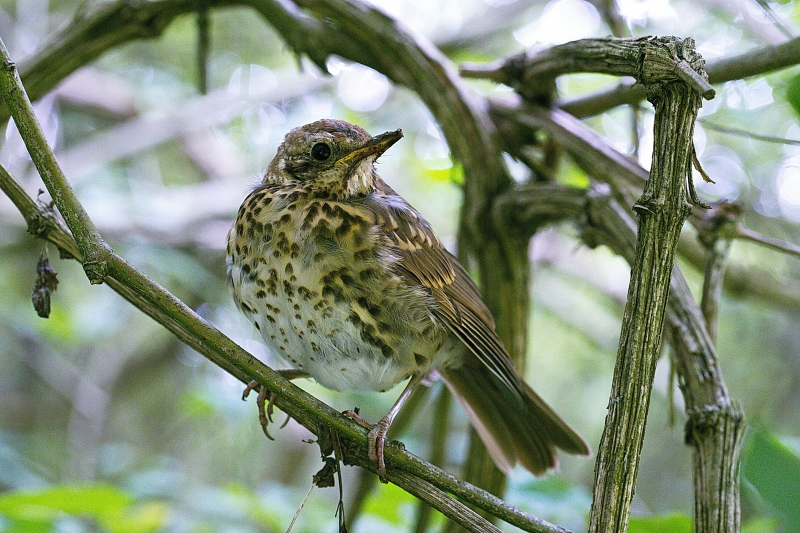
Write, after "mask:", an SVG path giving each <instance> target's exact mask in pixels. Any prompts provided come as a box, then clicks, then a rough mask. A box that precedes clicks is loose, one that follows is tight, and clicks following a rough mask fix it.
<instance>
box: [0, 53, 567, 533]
mask: <svg viewBox="0 0 800 533" xmlns="http://www.w3.org/2000/svg"><path fill="white" fill-rule="evenodd" d="M0 50H3V51H4V48H3V45H2V41H0ZM5 65H6V68H5V69H4V70H2V71H1V72H0V87H13V91H12V90H7V91H4V92H3V96H4V97H5V99H6V101H7V103H9V107H10V108H11V109H12V111H14V113H15V115H14V119H15V122H17V123H28V122H30V123H33V124H34V125H35V126H36V127H35V128H30V129H27V128H26V129H24V130H23V129H21V131H20V133H21V134H22V136H23V138H25V141H26V143H27V145H28V146H30V147H31V155H32V158H33V160H34V163H35V164H36V165H37V168H39V167H40V166H41V165H43V164H44V163H46V162H47V161H49V160H50V159H52V160H53V161H55V158H54V156H53V155H52V150H51V149H50V147H49V146H48V145H47V143H46V141H45V140H44V137H43V136H42V135H37V131H38V133H41V129H40V128H38V124H35V123H36V118H35V116H34V115H33V114H32V112H31V111H30V109H29V108H26V107H25V106H24V105H23V104H22V103H21V102H20V100H24V99H25V98H26V95H25V92H24V88H23V87H22V86H21V85H19V80H18V77H16V75H15V74H16V72H15V69H14V67H13V62H11V61H10V59H7V60H6V61H5ZM27 113H31V114H30V116H27V117H26V116H23V115H25V114H27ZM37 128H38V130H37ZM41 154H45V155H44V156H42V155H41ZM45 170H46V172H51V173H53V174H54V175H55V176H54V177H52V179H50V180H49V181H48V182H47V183H46V185H47V187H48V190H49V192H50V194H51V196H52V197H53V199H54V201H55V203H56V205H57V207H58V209H59V211H61V212H62V213H64V212H65V211H68V210H70V209H73V211H80V210H82V207H81V206H80V203H79V202H78V200H77V199H76V198H75V197H74V195H70V194H67V193H65V192H64V190H63V188H64V187H65V188H67V189H68V187H69V184H68V183H67V181H66V178H65V177H64V176H63V174H62V173H61V172H60V169H59V167H58V165H57V164H56V165H54V166H52V168H46V169H45ZM40 172H41V170H40ZM0 188H2V189H3V190H4V191H5V192H6V194H7V195H8V196H9V197H10V198H12V200H13V201H14V203H15V204H16V205H17V206H18V208H19V210H20V212H22V213H23V214H24V215H25V216H26V220H27V221H28V224H29V228H30V230H31V231H32V232H34V233H35V234H37V235H39V236H41V237H44V238H47V239H49V240H52V241H53V242H55V243H56V244H58V245H59V247H60V248H61V249H63V250H65V251H66V252H68V253H69V254H70V255H72V256H73V257H75V258H76V259H78V260H83V261H84V262H85V260H84V259H83V258H85V257H86V256H85V255H84V250H85V249H88V250H92V246H96V245H97V244H98V242H102V240H101V238H100V236H99V234H98V235H96V238H97V239H98V241H93V242H91V243H89V245H88V246H87V245H84V246H81V245H80V243H79V242H75V241H72V240H71V239H70V238H69V236H68V234H67V232H66V230H64V228H63V227H62V226H61V225H60V224H59V223H58V222H57V221H56V220H55V219H54V218H53V217H52V216H48V215H47V214H46V213H45V212H43V211H42V209H41V208H39V207H38V206H36V204H35V202H34V201H33V200H32V199H30V197H28V196H27V195H25V194H24V192H23V191H22V190H21V189H20V188H19V186H18V185H17V184H16V183H15V182H14V180H13V179H12V178H11V177H10V176H9V175H8V173H7V172H5V171H4V170H2V171H0ZM69 193H71V191H69ZM65 220H66V222H67V225H68V226H69V229H70V230H71V232H72V233H73V234H88V235H90V237H88V238H91V237H92V236H91V234H90V233H87V232H86V228H85V227H84V226H83V224H84V222H85V221H84V220H83V219H81V218H79V217H71V218H67V217H65ZM86 221H87V222H88V223H89V224H91V221H90V220H89V219H88V217H86ZM91 227H93V226H91ZM95 233H96V230H95ZM104 259H105V263H104V264H105V269H106V270H105V275H104V277H103V278H102V279H103V280H104V281H106V282H107V283H108V284H109V286H111V287H112V288H113V289H114V290H116V291H117V292H119V293H120V294H121V295H122V296H123V297H125V298H126V299H128V300H129V301H130V302H132V303H133V304H134V305H136V306H137V307H138V308H140V309H142V311H143V312H145V313H146V314H148V315H149V316H151V317H153V318H154V319H155V320H157V321H158V322H159V323H161V324H162V325H164V326H165V327H166V328H167V329H169V330H170V331H171V332H173V333H174V334H175V335H176V336H177V337H178V338H179V339H180V340H182V341H184V342H186V343H187V344H188V345H189V346H190V347H192V348H193V349H195V350H197V351H198V352H199V353H201V354H203V355H204V356H206V357H207V358H208V359H209V360H211V361H212V362H213V363H215V364H217V365H218V366H220V367H221V368H222V369H223V370H226V371H227V372H229V373H230V374H231V375H233V376H234V377H236V378H237V379H239V380H240V381H242V382H243V383H248V382H250V381H251V380H255V381H257V382H258V383H260V384H262V385H264V386H265V387H266V388H267V389H268V390H269V391H271V392H273V393H275V394H276V395H277V397H278V399H277V400H276V404H277V405H278V407H280V408H281V409H282V410H283V411H285V412H286V413H287V414H289V415H290V416H291V417H292V418H294V419H295V420H297V421H298V422H299V423H300V424H302V425H303V426H305V427H306V428H308V429H309V430H310V431H311V432H312V433H314V434H315V435H317V436H320V435H321V433H322V432H327V431H330V430H332V431H336V432H337V433H338V435H339V437H340V440H341V441H342V443H343V450H344V461H345V463H346V464H357V465H360V466H362V467H365V468H371V469H373V470H374V465H373V463H372V461H369V460H368V459H367V439H366V431H365V430H364V429H363V428H361V427H360V426H358V425H357V424H355V422H353V421H352V420H350V419H349V418H347V417H344V416H342V415H341V414H339V413H337V412H336V411H334V410H333V409H331V408H330V407H329V406H327V405H325V404H324V403H322V402H320V401H319V400H317V399H316V398H314V397H313V396H310V395H309V394H307V393H306V392H304V391H303V390H302V389H300V388H298V387H297V386H295V385H294V384H292V383H291V382H289V381H287V380H286V379H284V378H283V377H282V376H280V375H279V374H278V373H276V372H274V371H273V370H272V369H270V368H269V367H267V366H265V365H264V364H263V363H261V362H260V361H258V360H257V359H255V358H254V357H253V356H252V355H250V354H249V353H247V352H246V351H244V350H243V349H242V348H241V347H239V346H238V345H236V344H235V343H234V342H233V341H231V340H230V339H229V338H227V337H226V336H225V335H223V334H222V333H221V332H220V331H218V330H217V329H216V328H214V327H213V326H211V325H210V324H208V323H207V322H205V321H204V320H203V319H202V318H201V317H200V316H199V315H197V314H196V313H195V312H194V311H193V310H192V309H190V308H189V307H188V306H186V305H185V304H184V303H183V302H181V301H180V300H178V299H177V298H176V297H175V296H173V295H172V294H171V293H169V292H168V291H167V290H166V289H164V288H163V287H161V286H160V285H158V284H157V283H156V282H154V281H153V280H151V279H149V278H148V277H147V276H145V275H144V274H142V273H141V272H139V271H138V270H137V269H136V268H135V267H133V266H132V265H130V264H129V263H127V262H126V261H125V260H124V259H123V258H122V257H120V256H118V255H117V254H115V253H114V252H113V251H111V250H110V249H107V254H106V256H105V258H104ZM386 458H387V463H388V465H387V466H390V468H389V469H388V470H387V478H388V479H389V480H390V481H393V482H396V484H398V486H401V487H403V488H407V489H408V490H410V491H411V492H412V493H414V494H415V495H417V496H418V497H420V498H423V499H425V501H426V502H427V503H429V504H430V505H431V506H433V507H435V508H436V509H438V510H440V511H441V512H443V513H444V514H445V515H446V516H449V517H451V518H457V519H459V523H460V524H461V525H462V526H464V527H465V528H467V529H468V530H470V531H475V532H483V531H495V529H493V526H491V525H490V524H489V523H488V522H486V520H484V519H483V518H480V517H479V516H477V515H475V514H474V513H473V512H471V511H470V510H469V509H468V508H466V507H465V506H464V505H463V504H462V503H460V502H458V501H456V500H454V499H452V498H450V497H447V496H446V495H445V494H444V493H445V492H449V493H451V494H454V495H456V496H457V497H459V498H461V499H463V500H464V501H466V502H469V503H471V504H472V505H475V506H476V507H478V508H480V509H482V510H484V511H486V512H488V513H490V514H492V515H494V516H497V517H499V518H501V519H503V520H505V521H507V522H508V523H510V524H512V525H516V526H517V527H520V528H521V529H523V530H525V531H530V532H535V533H568V532H567V531H566V530H565V529H563V528H560V527H558V526H555V525H553V524H550V523H548V522H545V521H543V520H541V519H539V518H536V517H534V516H532V515H529V514H527V513H524V512H522V511H520V510H518V509H516V508H514V507H512V506H510V505H508V504H507V503H505V502H503V501H502V500H500V499H498V498H496V497H494V496H492V495H491V494H489V493H487V492H486V491H483V490H481V489H478V488H476V487H474V486H472V485H470V484H468V483H465V482H463V481H460V480H458V479H456V478H455V477H454V476H452V475H451V474H448V473H447V472H444V471H442V470H440V469H438V468H436V467H435V466H433V465H430V464H428V463H426V462H424V461H422V460H420V459H418V458H416V457H415V456H413V455H411V454H409V453H407V452H406V451H405V450H404V448H403V447H402V445H399V444H397V443H391V444H390V445H388V446H387V450H386ZM415 480H416V481H419V483H418V484H415V483H414V481H415ZM432 487H435V489H434V488H432ZM461 517H464V518H463V519H462V518H461Z"/></svg>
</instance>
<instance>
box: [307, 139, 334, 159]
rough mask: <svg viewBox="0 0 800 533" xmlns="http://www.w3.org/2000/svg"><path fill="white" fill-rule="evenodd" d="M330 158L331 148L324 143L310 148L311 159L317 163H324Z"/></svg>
mask: <svg viewBox="0 0 800 533" xmlns="http://www.w3.org/2000/svg"><path fill="white" fill-rule="evenodd" d="M330 156H331V147H330V146H328V145H327V144H325V143H317V144H315V145H314V146H312V147H311V157H313V158H314V159H316V160H317V161H325V160H326V159H328V158H329V157H330Z"/></svg>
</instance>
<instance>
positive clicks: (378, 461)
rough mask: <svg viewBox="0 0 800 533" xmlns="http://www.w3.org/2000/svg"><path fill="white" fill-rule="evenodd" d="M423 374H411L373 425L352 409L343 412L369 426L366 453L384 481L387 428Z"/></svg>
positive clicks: (359, 422) (364, 425)
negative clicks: (392, 402) (398, 393)
mask: <svg viewBox="0 0 800 533" xmlns="http://www.w3.org/2000/svg"><path fill="white" fill-rule="evenodd" d="M424 376H425V374H423V373H417V374H414V375H412V376H411V380H410V381H409V382H408V385H406V388H405V389H404V390H403V393H402V394H401V395H400V397H399V398H397V401H395V402H394V405H392V408H391V409H389V412H388V413H386V415H385V416H384V417H383V418H381V419H380V420H378V423H377V424H375V425H374V426H371V425H370V424H368V423H367V422H365V421H364V419H362V418H361V417H360V416H358V414H357V413H355V412H353V411H347V412H345V413H344V414H345V416H347V417H349V418H352V419H353V420H355V421H356V422H357V423H358V424H359V425H361V426H363V427H368V428H370V430H369V433H368V434H367V443H368V447H367V453H368V455H369V458H370V460H371V461H372V462H374V463H375V467H376V468H377V470H378V477H380V478H381V481H383V482H384V483H386V461H385V460H384V457H383V450H384V447H385V446H386V434H387V433H388V432H389V428H390V427H391V425H392V422H393V421H394V419H395V417H396V416H397V413H399V412H400V409H402V408H403V405H405V403H406V401H407V400H408V398H409V397H410V396H411V393H412V392H414V390H415V389H416V388H417V386H419V384H420V382H422V378H423V377H424Z"/></svg>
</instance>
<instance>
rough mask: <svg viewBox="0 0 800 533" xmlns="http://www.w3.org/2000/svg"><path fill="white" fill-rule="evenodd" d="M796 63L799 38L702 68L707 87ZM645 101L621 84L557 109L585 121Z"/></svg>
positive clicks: (635, 90) (640, 92) (639, 91)
mask: <svg viewBox="0 0 800 533" xmlns="http://www.w3.org/2000/svg"><path fill="white" fill-rule="evenodd" d="M798 63H800V37H796V38H794V39H792V40H791V41H787V42H785V43H783V44H779V45H776V46H763V47H760V48H756V49H754V50H751V51H749V52H745V53H744V54H741V55H738V56H734V57H729V58H724V59H717V60H716V61H713V62H711V63H709V64H707V65H706V73H708V81H709V83H711V84H714V85H716V84H719V83H724V82H726V81H731V80H739V79H742V78H747V77H749V76H757V75H759V74H766V73H767V72H772V71H775V70H781V69H784V68H788V67H791V66H794V65H797V64H798ZM645 97H646V94H645V90H644V87H642V86H639V85H636V86H634V85H633V84H632V83H623V84H620V85H619V86H618V87H615V88H614V89H610V90H608V91H604V92H601V93H597V94H593V95H590V96H586V97H581V98H575V99H572V100H566V101H563V102H559V103H558V104H557V105H558V106H559V107H560V108H561V109H563V110H564V111H566V112H567V113H569V114H571V115H574V116H576V117H578V118H586V117H591V116H595V115H599V114H600V113H604V112H606V111H608V110H609V109H612V108H614V107H617V106H620V105H625V104H635V103H636V102H641V101H642V100H644V99H645Z"/></svg>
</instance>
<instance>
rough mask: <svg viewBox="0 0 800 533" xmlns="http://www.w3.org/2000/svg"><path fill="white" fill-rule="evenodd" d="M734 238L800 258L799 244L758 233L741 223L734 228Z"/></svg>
mask: <svg viewBox="0 0 800 533" xmlns="http://www.w3.org/2000/svg"><path fill="white" fill-rule="evenodd" d="M736 238H737V239H741V240H743V241H750V242H754V243H756V244H760V245H761V246H764V247H766V248H771V249H773V250H777V251H779V252H783V253H787V254H789V255H793V256H795V257H798V258H800V246H797V245H796V244H792V243H789V242H785V241H782V240H780V239H776V238H775V237H770V236H769V235H764V234H762V233H758V232H757V231H753V230H751V229H749V228H746V227H744V226H741V225H739V226H738V227H737V228H736Z"/></svg>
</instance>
